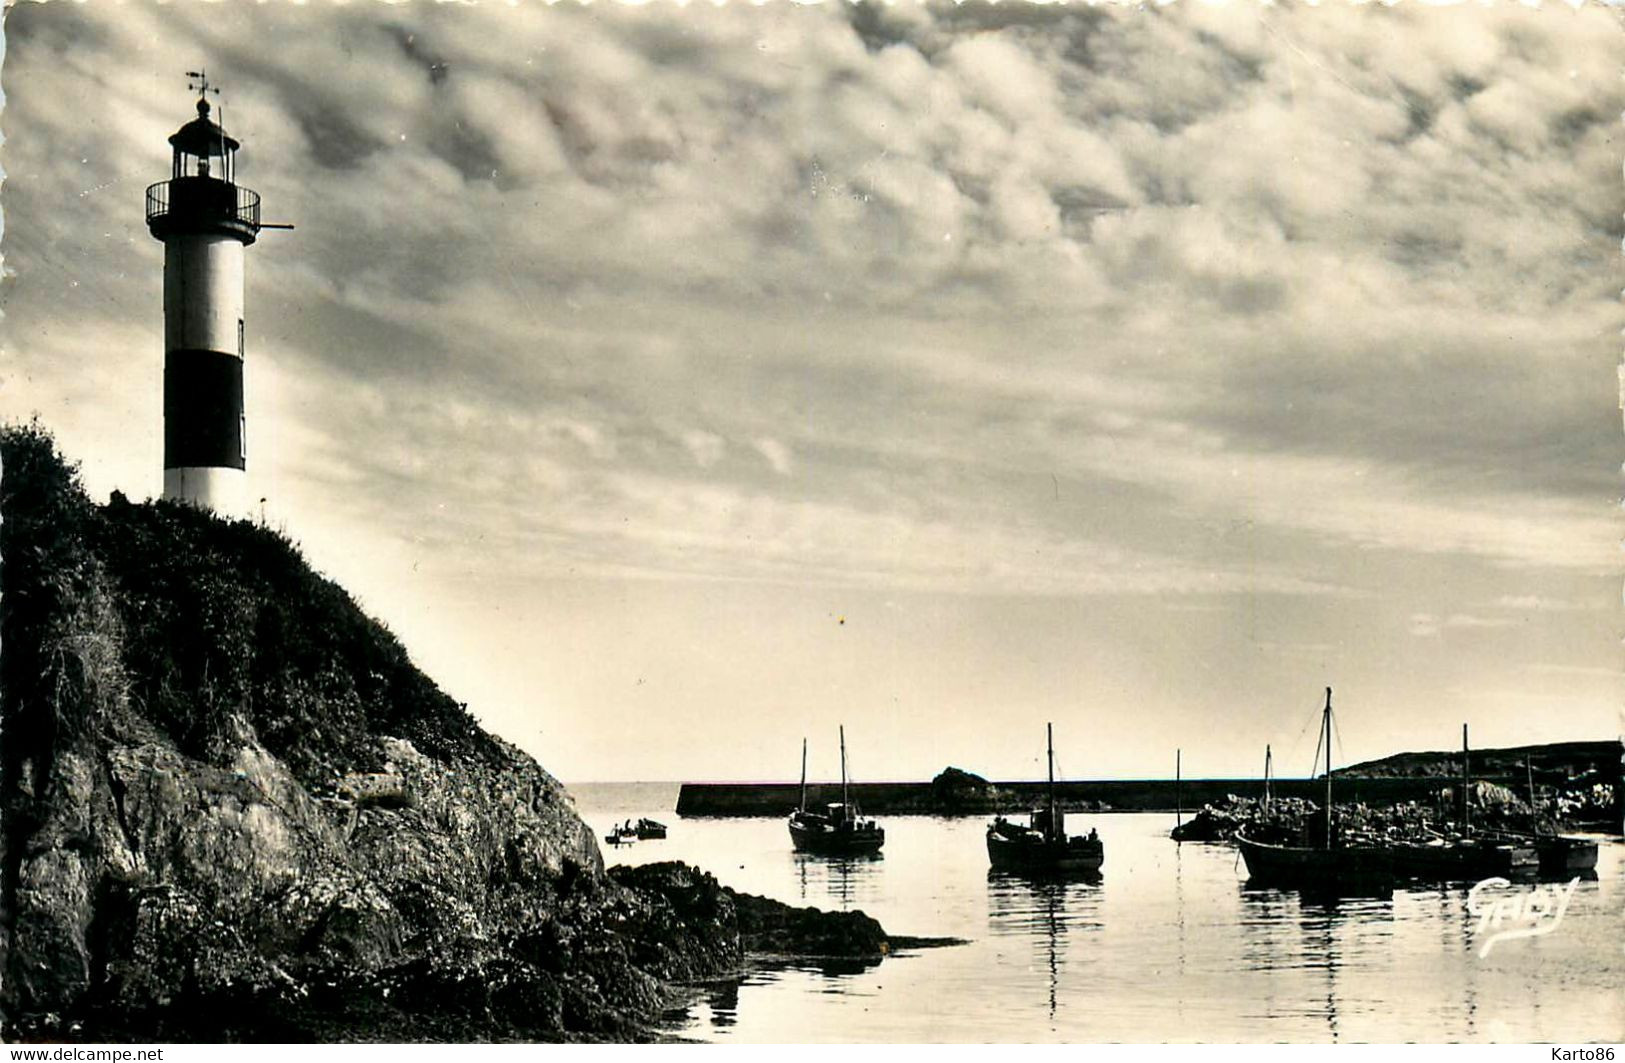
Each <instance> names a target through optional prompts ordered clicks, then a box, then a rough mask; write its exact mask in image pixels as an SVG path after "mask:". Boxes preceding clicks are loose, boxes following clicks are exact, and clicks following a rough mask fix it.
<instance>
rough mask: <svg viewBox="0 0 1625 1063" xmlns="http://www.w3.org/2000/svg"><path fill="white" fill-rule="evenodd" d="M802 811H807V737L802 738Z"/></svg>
mask: <svg viewBox="0 0 1625 1063" xmlns="http://www.w3.org/2000/svg"><path fill="white" fill-rule="evenodd" d="M801 811H803V812H805V811H807V739H806V736H802V739H801Z"/></svg>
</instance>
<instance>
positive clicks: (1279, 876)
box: [1236, 687, 1394, 893]
mask: <svg viewBox="0 0 1625 1063" xmlns="http://www.w3.org/2000/svg"><path fill="white" fill-rule="evenodd" d="M1321 726H1322V727H1323V728H1324V732H1325V733H1324V735H1323V738H1322V742H1323V744H1324V746H1325V749H1326V804H1325V807H1324V808H1323V809H1322V812H1321V816H1320V818H1321V819H1323V820H1324V825H1323V826H1322V827H1321V829H1320V831H1319V844H1318V845H1316V844H1301V845H1293V844H1284V843H1280V842H1276V841H1265V840H1263V839H1261V838H1255V837H1251V836H1249V835H1248V834H1247V833H1246V832H1245V831H1238V832H1237V833H1236V845H1237V846H1238V847H1239V848H1240V849H1241V856H1242V859H1243V860H1245V861H1246V862H1247V876H1248V879H1249V881H1252V882H1255V883H1258V884H1260V885H1270V886H1284V887H1287V888H1291V889H1300V890H1309V891H1313V892H1320V893H1368V892H1386V891H1388V890H1391V889H1392V888H1393V885H1394V858H1393V851H1392V849H1391V848H1389V847H1387V846H1383V845H1376V844H1359V843H1355V842H1354V841H1353V840H1352V839H1349V838H1346V837H1340V836H1339V835H1338V831H1337V827H1336V817H1335V816H1334V815H1333V811H1332V688H1331V687H1327V688H1326V708H1325V709H1324V711H1323V712H1322V714H1321ZM1305 841H1307V839H1305Z"/></svg>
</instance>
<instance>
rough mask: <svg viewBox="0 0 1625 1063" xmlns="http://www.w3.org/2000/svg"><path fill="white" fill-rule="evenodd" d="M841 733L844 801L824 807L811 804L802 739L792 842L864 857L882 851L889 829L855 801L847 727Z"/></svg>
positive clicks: (811, 849) (799, 847) (798, 846)
mask: <svg viewBox="0 0 1625 1063" xmlns="http://www.w3.org/2000/svg"><path fill="white" fill-rule="evenodd" d="M840 732H841V800H840V801H839V802H837V803H832V804H826V805H825V806H824V807H823V808H820V809H812V808H808V807H807V740H806V739H805V738H803V739H802V740H801V805H800V807H799V808H797V809H796V810H795V811H794V812H791V813H790V820H789V825H790V844H792V845H794V846H795V847H796V849H797V851H799V852H804V853H820V854H823V855H826V856H863V855H867V854H871V853H877V852H879V851H880V847H881V846H883V845H885V844H886V831H885V830H884V828H882V827H881V826H880V824H878V823H876V822H875V821H874V820H872V819H864V818H863V813H862V812H860V811H859V810H858V806H857V805H856V804H854V803H853V801H852V798H851V794H850V792H849V783H848V781H847V777H846V728H845V727H842V728H841V729H840Z"/></svg>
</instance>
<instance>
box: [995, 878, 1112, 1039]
mask: <svg viewBox="0 0 1625 1063" xmlns="http://www.w3.org/2000/svg"><path fill="white" fill-rule="evenodd" d="M1100 886H1101V877H1100V875H1099V874H1098V873H1095V872H1087V873H1075V874H1072V875H1070V876H1054V875H1032V874H1025V875H1023V874H1016V873H1013V872H1008V871H989V872H988V873H987V907H988V927H989V929H990V930H991V931H992V933H993V934H994V935H996V936H1001V937H1022V938H1027V939H1029V940H1031V941H1033V942H1034V943H1035V944H1036V945H1037V946H1038V950H1039V955H1040V959H1041V960H1042V962H1043V965H1044V969H1045V971H1046V979H1045V983H1046V985H1045V988H1046V992H1047V994H1048V1008H1049V1018H1050V1019H1051V1021H1053V1020H1054V1018H1055V1005H1056V997H1057V994H1058V992H1059V990H1060V985H1061V971H1062V969H1063V968H1064V966H1065V949H1064V944H1065V939H1066V936H1067V934H1068V932H1069V931H1074V930H1099V929H1100V928H1101V926H1102V921H1101V918H1100V904H1101V890H1100Z"/></svg>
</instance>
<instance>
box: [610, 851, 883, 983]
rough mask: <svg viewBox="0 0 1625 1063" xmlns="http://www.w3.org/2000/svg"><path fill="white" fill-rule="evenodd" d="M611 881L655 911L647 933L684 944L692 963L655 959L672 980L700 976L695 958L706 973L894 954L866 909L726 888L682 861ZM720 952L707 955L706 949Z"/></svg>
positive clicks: (626, 872)
mask: <svg viewBox="0 0 1625 1063" xmlns="http://www.w3.org/2000/svg"><path fill="white" fill-rule="evenodd" d="M610 877H611V878H612V879H614V881H615V882H617V883H619V884H620V885H623V886H626V887H628V888H630V889H632V890H633V891H634V892H636V893H637V894H638V895H639V896H640V897H641V898H642V899H643V902H644V904H645V905H646V906H647V911H646V912H644V913H642V914H641V919H642V923H643V927H644V928H646V929H647V930H649V931H653V932H646V933H643V934H641V935H639V936H640V937H641V938H643V939H647V940H651V941H663V942H670V943H672V944H676V945H678V946H680V947H679V948H678V950H677V951H678V954H679V955H680V956H682V957H684V958H685V959H686V960H688V961H689V962H688V963H687V964H686V965H683V964H672V963H671V962H670V961H669V960H667V959H666V957H665V956H664V954H662V955H659V956H657V957H655V960H656V962H658V963H659V964H660V966H661V967H662V969H664V970H666V971H667V972H668V977H672V978H675V979H685V978H693V977H695V974H696V972H695V971H694V969H693V964H692V960H693V959H694V958H696V957H698V958H700V959H702V960H703V961H704V962H703V963H702V964H701V966H702V967H703V968H705V969H711V970H715V969H718V968H720V967H726V966H728V965H730V964H731V965H733V966H735V967H737V966H738V965H740V964H741V963H742V962H743V961H744V960H745V959H746V958H747V957H751V956H755V957H796V958H798V959H878V958H880V957H882V956H884V955H886V953H887V952H888V951H889V949H890V945H889V941H888V939H887V937H886V931H885V930H884V929H883V928H882V927H881V925H880V924H879V923H877V922H876V921H875V920H873V919H871V918H870V917H869V916H867V915H865V914H863V913H862V912H825V911H821V910H819V909H817V908H797V907H794V906H793V905H788V904H784V903H782V902H780V901H775V900H772V899H770V898H767V897H758V896H755V895H754V894H750V893H740V892H738V891H737V890H733V889H730V888H728V887H727V886H723V885H720V884H719V883H718V882H717V880H716V879H715V878H713V877H712V876H711V875H709V874H707V873H705V872H703V871H701V870H699V869H698V868H694V867H690V866H689V865H687V864H682V863H670V862H668V863H657V864H644V865H642V866H640V867H616V868H612V869H611V870H610ZM708 949H711V950H714V952H713V953H712V954H711V955H706V950H708Z"/></svg>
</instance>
